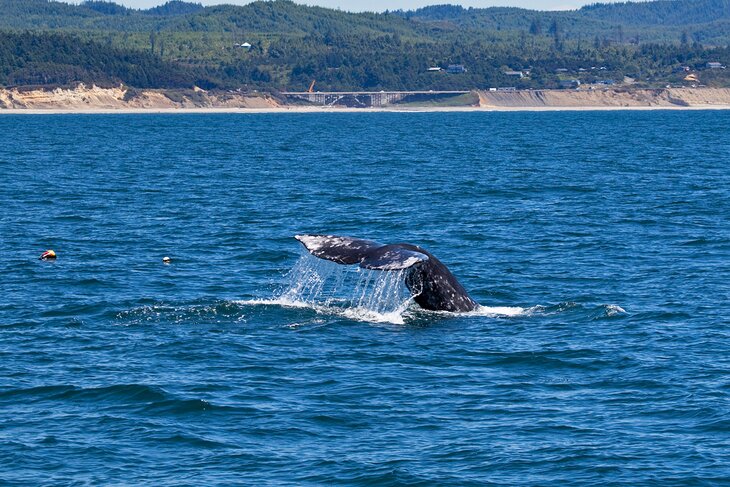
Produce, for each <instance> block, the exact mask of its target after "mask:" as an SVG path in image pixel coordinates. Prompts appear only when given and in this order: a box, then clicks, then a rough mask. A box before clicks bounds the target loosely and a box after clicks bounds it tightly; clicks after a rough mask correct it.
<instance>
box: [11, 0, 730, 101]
mask: <svg viewBox="0 0 730 487" xmlns="http://www.w3.org/2000/svg"><path fill="white" fill-rule="evenodd" d="M0 9H2V12H3V14H2V15H1V16H0V85H2V86H6V87H27V86H33V87H39V86H40V87H54V86H69V85H73V84H74V83H81V82H83V83H86V84H91V83H94V84H97V85H100V86H111V85H118V84H120V83H121V84H125V85H127V86H130V87H135V88H169V89H182V88H192V87H193V86H197V87H201V88H203V89H212V90H215V89H219V90H239V91H241V90H243V91H253V90H261V91H270V92H276V91H306V90H307V89H309V88H310V87H311V88H312V89H314V90H321V91H343V90H345V91H349V90H362V91H379V90H471V89H489V88H492V87H494V88H497V87H513V88H516V89H545V88H554V89H558V88H574V87H578V86H581V85H614V86H618V85H632V86H636V87H643V88H647V87H648V88H651V87H664V86H667V85H669V86H702V85H705V86H713V87H729V86H730V70H728V69H726V67H727V66H729V65H730V48H729V47H728V44H730V3H728V2H727V1H724V0H676V1H656V2H646V3H620V4H595V5H590V6H587V7H584V8H581V9H579V10H575V11H567V12H537V11H531V10H525V9H518V8H486V9H475V8H469V9H467V8H463V7H458V6H452V5H439V6H433V7H426V8H422V9H418V10H415V11H392V12H383V13H349V12H343V11H338V10H332V9H326V8H320V7H308V6H303V5H298V4H295V3H293V2H290V1H287V0H276V1H271V2H261V1H259V2H254V3H252V4H249V5H245V6H231V5H219V6H212V7H203V6H202V5H200V4H196V3H187V2H182V1H171V2H168V3H166V4H164V5H160V6H158V7H155V8H152V9H147V10H135V9H129V8H127V7H124V6H121V5H118V4H115V3H112V2H104V1H88V2H84V3H82V4H79V5H72V4H67V3H62V2H53V1H46V0H0ZM312 83H314V85H312Z"/></svg>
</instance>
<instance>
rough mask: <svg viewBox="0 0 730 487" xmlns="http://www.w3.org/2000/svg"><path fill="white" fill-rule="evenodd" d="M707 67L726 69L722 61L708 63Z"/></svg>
mask: <svg viewBox="0 0 730 487" xmlns="http://www.w3.org/2000/svg"><path fill="white" fill-rule="evenodd" d="M707 69H725V66H723V65H722V63H707Z"/></svg>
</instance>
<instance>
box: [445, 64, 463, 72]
mask: <svg viewBox="0 0 730 487" xmlns="http://www.w3.org/2000/svg"><path fill="white" fill-rule="evenodd" d="M446 72H447V73H449V74H459V73H466V68H465V67H464V65H463V64H449V67H448V68H446Z"/></svg>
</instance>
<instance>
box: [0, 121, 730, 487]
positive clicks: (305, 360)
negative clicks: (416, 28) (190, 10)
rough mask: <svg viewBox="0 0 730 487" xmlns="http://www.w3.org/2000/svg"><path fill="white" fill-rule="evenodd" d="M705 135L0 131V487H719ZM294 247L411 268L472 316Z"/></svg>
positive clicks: (470, 129) (251, 126) (542, 129)
mask: <svg viewBox="0 0 730 487" xmlns="http://www.w3.org/2000/svg"><path fill="white" fill-rule="evenodd" d="M729 127H730V112H722V111H702V112H673V111H672V112H669V111H653V112H572V113H571V112H564V113H558V112H555V113H431V114H427V113H405V114H397V113H342V114H336V113H334V114H329V113H327V114H250V115H239V114H211V115H183V114H180V115H177V114H175V115H153V114H150V115H121V114H120V115H47V116H46V115H39V116H16V115H3V116H2V117H0V134H2V144H0V209H1V211H0V484H2V485H100V484H107V485H108V484H114V485H139V484H146V485H235V484H237V485H328V484H335V485H424V486H426V485H428V486H430V485H454V486H468V485H632V486H633V485H664V486H666V485H721V484H725V485H727V484H728V482H730V353H729V352H730V318H729V317H728V316H729V314H730V309H729V308H730V306H728V301H729V300H730V283H729V279H730V217H729V216H728V215H730V149H728V148H729V147H730V130H728V128H729ZM300 233H328V234H337V235H349V236H354V237H363V238H369V239H373V240H378V241H382V242H384V243H392V242H411V243H416V244H419V245H422V246H423V247H425V248H427V249H428V250H429V251H431V252H432V253H433V254H434V255H436V256H438V257H439V259H440V260H442V261H443V262H444V263H446V264H447V265H448V266H449V267H450V269H451V270H452V271H453V273H454V274H455V275H456V276H457V277H458V278H459V280H460V281H461V283H462V284H463V285H464V286H465V287H466V289H468V290H469V291H470V294H471V295H472V296H473V297H474V298H475V299H476V300H477V301H478V302H479V303H480V304H481V305H482V308H480V309H479V310H477V311H476V312H473V313H467V314H449V313H430V312H424V311H422V310H419V309H418V308H417V306H415V305H414V304H413V303H412V302H410V300H409V296H408V293H407V292H404V289H403V288H402V286H401V285H400V283H401V280H400V277H398V276H394V275H393V274H387V273H386V274H384V273H377V272H373V271H368V272H369V274H368V272H365V271H360V272H358V271H357V269H353V268H349V267H344V266H336V265H335V264H330V263H327V262H325V261H321V260H317V259H315V258H314V257H311V256H307V254H306V253H305V252H303V250H302V247H301V245H300V244H299V243H298V242H297V241H296V240H295V239H294V238H293V236H294V235H295V234H300ZM46 249H54V250H55V251H56V253H57V254H58V259H57V260H56V261H53V262H42V261H39V260H38V256H39V255H40V253H41V252H42V251H44V250H46ZM163 256H170V257H171V259H172V262H171V263H170V264H169V265H165V264H163V262H162V257H163ZM366 274H368V275H366Z"/></svg>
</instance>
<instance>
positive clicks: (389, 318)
mask: <svg viewBox="0 0 730 487" xmlns="http://www.w3.org/2000/svg"><path fill="white" fill-rule="evenodd" d="M406 272H407V269H403V270H398V271H387V272H384V271H377V270H369V269H362V268H360V267H356V266H342V265H339V264H335V263H334V262H329V261H327V260H323V259H318V258H316V257H312V256H311V255H309V254H304V255H302V257H301V258H300V259H299V261H297V263H296V264H295V265H294V267H292V269H291V270H290V271H289V272H288V273H287V274H286V277H285V279H286V281H287V283H286V285H285V286H284V288H283V289H282V290H281V291H280V292H279V293H277V296H276V297H275V298H274V299H271V300H257V301H254V302H249V303H250V304H276V305H280V306H285V307H306V308H311V309H313V310H315V311H317V312H320V313H326V314H339V315H342V316H345V317H347V318H350V319H354V320H362V321H371V322H373V321H374V322H383V323H395V324H403V323H404V322H405V321H404V313H405V312H406V310H407V309H408V307H409V306H410V304H411V302H412V301H413V298H412V297H411V293H410V292H409V291H408V288H407V287H406V285H405V276H406V274H405V273H406Z"/></svg>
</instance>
